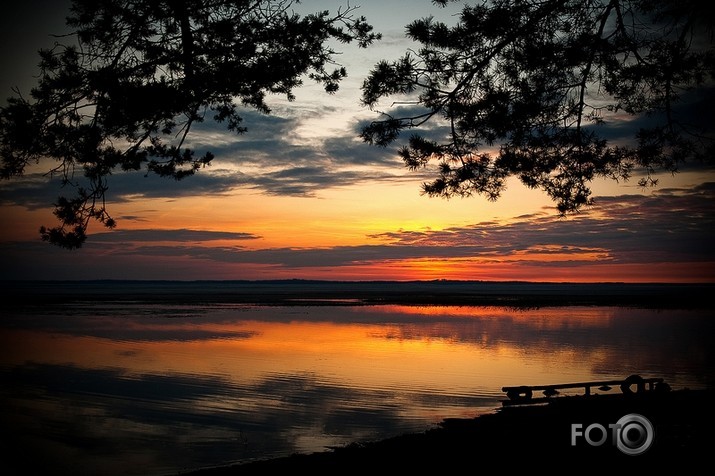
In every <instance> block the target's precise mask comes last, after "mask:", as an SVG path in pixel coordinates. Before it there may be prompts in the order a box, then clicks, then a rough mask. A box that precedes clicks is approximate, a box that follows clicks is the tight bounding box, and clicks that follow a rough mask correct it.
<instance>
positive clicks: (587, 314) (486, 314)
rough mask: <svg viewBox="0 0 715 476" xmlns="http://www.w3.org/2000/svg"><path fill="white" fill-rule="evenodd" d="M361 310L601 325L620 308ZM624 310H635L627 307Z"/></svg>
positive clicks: (536, 324) (545, 325) (537, 325)
mask: <svg viewBox="0 0 715 476" xmlns="http://www.w3.org/2000/svg"><path fill="white" fill-rule="evenodd" d="M365 312H377V313H381V314H382V313H384V314H393V315H401V316H404V315H406V316H425V317H445V318H459V319H507V320H510V321H517V322H521V323H524V324H526V325H528V326H529V327H532V328H534V329H549V328H560V327H563V326H565V325H568V326H570V327H605V326H607V325H608V324H609V323H610V322H611V320H612V319H613V318H614V317H616V316H617V315H619V314H620V315H622V314H623V313H624V311H623V309H619V308H614V307H598V308H597V307H592V306H591V307H589V306H568V307H543V308H533V309H529V308H526V309H519V308H508V307H496V306H494V307H487V306H414V305H400V304H390V305H384V306H374V307H366V308H365ZM627 312H637V311H633V310H627Z"/></svg>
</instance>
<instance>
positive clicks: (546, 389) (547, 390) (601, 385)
mask: <svg viewBox="0 0 715 476" xmlns="http://www.w3.org/2000/svg"><path fill="white" fill-rule="evenodd" d="M574 388H582V389H583V390H584V393H583V396H586V397H588V396H591V395H592V394H593V392H592V389H594V388H595V389H598V390H600V391H601V392H604V393H606V392H610V391H611V390H613V389H614V388H618V389H620V391H621V393H622V394H623V395H624V396H630V395H639V394H642V393H644V392H653V391H667V390H670V386H669V385H668V384H667V383H665V382H664V381H663V379H662V378H643V377H641V376H640V375H631V376H629V377H627V378H625V379H623V380H596V381H591V382H575V383H561V384H555V385H521V386H515V387H502V391H503V392H506V396H507V398H508V400H504V401H502V405H524V404H534V403H544V402H548V401H549V400H550V399H552V398H553V397H555V396H557V395H559V394H560V392H559V390H564V389H574ZM539 391H541V392H542V395H543V397H534V394H535V393H536V392H539Z"/></svg>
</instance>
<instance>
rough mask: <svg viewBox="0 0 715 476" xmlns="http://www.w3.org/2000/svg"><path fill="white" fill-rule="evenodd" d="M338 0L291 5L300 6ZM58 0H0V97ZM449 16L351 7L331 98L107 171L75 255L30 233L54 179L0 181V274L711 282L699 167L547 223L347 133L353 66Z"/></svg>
mask: <svg viewBox="0 0 715 476" xmlns="http://www.w3.org/2000/svg"><path fill="white" fill-rule="evenodd" d="M346 3H347V2H346ZM346 3H343V2H340V1H317V0H313V1H311V0H306V1H305V2H303V3H302V5H300V9H301V11H303V12H307V11H317V10H322V9H331V10H335V9H336V8H337V7H338V6H340V5H345V4H346ZM66 4H67V2H57V1H46V0H45V1H41V0H27V1H24V2H16V4H15V5H12V6H8V7H3V8H4V9H5V15H3V25H2V32H1V34H2V37H1V38H0V40H1V41H0V54H1V55H2V68H0V94H1V95H2V96H3V98H5V97H8V96H10V95H11V94H12V92H11V90H10V88H11V87H13V86H15V87H18V88H19V89H20V90H21V91H25V92H26V91H27V90H28V89H29V87H30V85H31V84H32V78H33V74H36V73H37V71H36V69H35V68H36V64H37V55H36V51H37V49H39V48H41V47H47V46H50V45H51V44H52V41H54V40H53V38H51V37H50V36H49V33H56V32H61V31H62V29H63V25H64V16H65V14H66ZM350 4H351V5H352V6H357V5H360V2H359V1H357V0H352V1H351V3H350ZM459 9H460V5H459V4H454V5H452V6H451V7H449V8H447V9H441V8H438V7H436V6H434V5H433V4H432V3H431V2H430V1H429V0H409V1H407V0H382V1H380V2H373V1H370V0H363V1H362V4H361V5H360V9H359V10H358V13H359V14H361V15H365V16H366V17H367V19H368V21H370V22H371V23H372V24H373V25H374V26H375V30H376V31H379V32H381V33H382V34H383V39H382V40H381V41H380V42H378V43H376V44H375V45H374V46H373V47H370V48H368V49H366V50H360V49H358V48H357V47H355V46H353V45H340V50H341V54H340V55H339V56H338V57H337V61H338V62H339V63H340V64H342V65H344V66H345V67H346V68H347V71H348V78H346V80H345V81H344V82H343V83H341V86H340V90H339V91H338V92H337V93H336V94H334V95H327V94H325V93H324V92H323V91H322V90H321V89H320V87H319V86H317V85H313V84H310V83H309V82H306V83H305V86H304V87H301V88H298V89H296V90H295V95H296V100H295V101H293V102H290V103H289V102H287V101H285V100H284V99H282V98H280V97H275V98H269V104H270V105H271V107H272V109H273V111H272V113H271V114H270V115H262V114H260V113H257V112H251V111H248V112H245V113H244V114H243V116H244V118H245V126H246V127H248V132H247V133H246V134H244V135H242V136H236V135H234V134H232V133H229V132H227V131H225V130H224V129H223V127H222V126H221V125H216V124H212V123H204V124H203V125H202V126H201V127H199V128H197V129H196V130H195V131H194V133H193V135H192V138H191V141H192V144H191V145H192V146H194V147H196V148H197V149H202V148H209V149H210V150H211V151H212V152H213V153H214V154H215V156H216V158H215V159H214V161H213V163H212V165H211V167H209V168H207V169H203V170H201V171H200V172H199V173H198V174H197V175H195V176H193V177H189V178H187V179H185V180H183V181H181V182H175V181H173V180H167V179H161V178H158V177H152V176H150V177H145V176H144V174H143V173H142V172H136V173H117V174H114V175H112V177H110V181H109V187H110V189H109V192H108V199H109V201H108V208H109V212H110V213H111V214H112V216H113V217H114V218H115V219H116V220H117V227H116V228H115V229H114V230H112V231H108V230H106V229H103V228H101V227H96V226H93V227H91V228H90V236H89V238H88V240H87V242H86V243H85V245H84V246H83V247H82V248H81V249H79V250H73V251H68V250H64V249H60V248H57V247H54V246H51V245H49V244H46V243H43V242H42V241H41V240H40V238H39V233H38V229H39V227H40V225H49V226H54V224H55V221H54V220H55V219H54V217H53V215H52V207H51V204H52V203H53V202H54V200H56V197H57V196H58V195H59V194H60V193H61V189H60V188H59V185H58V183H57V182H56V181H52V180H48V179H47V178H46V177H45V176H44V175H43V174H42V173H40V172H39V171H35V172H32V173H28V174H26V175H25V176H23V177H20V178H15V179H12V180H10V181H2V182H0V259H1V263H2V264H1V265H0V266H1V267H0V279H5V280H15V279H22V280H26V279H63V280H66V279H70V280H71V279H179V280H204V279H250V280H254V279H255V280H259V279H327V280H432V279H459V280H492V281H513V280H518V281H540V282H564V281H570V282H713V281H715V253H714V252H713V247H712V243H713V242H714V241H713V238H714V235H715V233H714V230H715V223H714V219H715V200H714V199H715V171H713V170H710V169H704V168H698V167H687V168H684V169H682V170H681V171H680V173H678V174H675V175H669V174H664V175H659V176H658V177H657V178H658V179H659V183H658V186H656V187H653V188H648V189H643V188H641V187H639V186H638V184H637V178H635V179H634V180H632V181H628V182H622V183H616V182H612V181H598V182H594V183H593V188H592V189H593V195H594V205H593V206H590V207H587V208H586V209H584V210H583V211H581V212H580V213H578V214H576V215H569V216H567V217H559V215H558V213H557V211H556V209H555V207H554V204H553V203H552V202H551V201H550V199H549V198H548V197H547V196H546V195H545V193H544V192H541V191H539V190H529V189H527V188H526V187H524V186H523V185H521V184H520V183H519V182H518V181H516V180H510V181H509V183H508V187H507V189H506V190H505V192H504V193H503V195H502V197H501V198H500V199H499V200H497V201H496V202H490V201H488V200H487V199H485V198H484V197H481V196H478V195H476V196H473V197H469V198H453V199H450V200H446V199H441V198H430V197H427V196H424V195H422V194H421V189H420V185H421V183H422V182H424V181H425V180H428V179H429V175H427V173H426V172H425V171H409V170H407V169H406V168H405V166H404V164H403V163H402V161H401V159H399V158H398V157H397V155H396V150H397V146H399V144H397V145H396V146H395V147H388V148H386V149H383V148H378V147H374V146H370V145H367V144H364V143H362V142H361V140H360V139H359V138H358V132H359V126H360V124H362V123H364V122H365V121H368V120H372V119H376V118H377V115H376V112H375V111H371V110H369V109H367V108H366V107H363V106H362V105H361V104H360V85H361V83H362V81H363V79H364V78H365V76H366V75H367V74H368V72H369V70H370V68H371V67H372V66H373V65H374V64H375V63H376V62H377V61H379V60H381V59H388V60H391V59H397V58H398V57H399V56H401V55H402V54H403V53H404V52H405V51H406V49H407V48H410V47H414V45H413V44H411V43H409V42H408V40H406V39H405V37H404V27H405V25H406V24H407V23H409V22H410V21H411V20H413V19H417V18H421V17H424V16H428V15H434V16H436V17H438V18H440V19H444V20H445V21H448V22H451V21H454V16H453V15H454V14H455V13H457V12H458V11H459ZM382 106H383V107H389V105H382Z"/></svg>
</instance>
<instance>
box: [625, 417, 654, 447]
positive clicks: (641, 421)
mask: <svg viewBox="0 0 715 476" xmlns="http://www.w3.org/2000/svg"><path fill="white" fill-rule="evenodd" d="M616 428H617V431H616V446H617V447H618V449H619V450H621V452H623V453H625V454H627V455H639V454H642V453H645V452H646V451H647V450H648V448H650V446H651V445H652V444H653V436H654V433H655V431H654V430H653V425H652V424H651V423H650V421H649V420H648V419H647V418H646V417H644V416H643V415H638V414H637V413H630V414H628V415H625V416H624V417H622V418H621V419H620V420H618V422H617V423H616Z"/></svg>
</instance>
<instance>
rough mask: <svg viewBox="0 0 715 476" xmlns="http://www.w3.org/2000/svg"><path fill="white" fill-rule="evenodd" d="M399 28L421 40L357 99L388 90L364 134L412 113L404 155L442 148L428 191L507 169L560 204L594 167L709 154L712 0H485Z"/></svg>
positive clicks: (656, 167) (656, 165) (614, 175)
mask: <svg viewBox="0 0 715 476" xmlns="http://www.w3.org/2000/svg"><path fill="white" fill-rule="evenodd" d="M449 1H450V0H435V1H434V3H435V4H438V5H442V6H444V5H446V4H447V3H449ZM407 35H408V37H409V38H411V39H412V40H414V41H416V42H418V43H419V44H421V48H420V49H419V50H418V51H410V52H409V53H407V54H406V55H405V56H404V57H402V58H401V59H398V60H396V61H392V62H388V61H381V62H380V63H378V64H377V65H376V66H375V68H374V69H373V71H372V72H371V74H370V75H369V77H368V78H367V80H366V81H365V83H364V85H363V99H362V100H363V103H364V104H365V105H368V106H370V107H371V108H376V107H377V106H378V102H379V101H380V100H381V99H384V98H389V102H391V103H392V110H390V112H383V113H382V117H381V118H380V119H379V120H376V121H374V122H372V123H371V124H369V125H367V126H365V127H364V128H363V130H362V137H363V139H364V140H365V141H367V142H369V143H372V144H376V145H379V146H387V145H388V144H390V143H392V142H394V141H395V140H397V139H398V137H399V135H400V133H401V132H403V131H404V130H409V129H414V128H419V127H421V128H422V129H423V132H422V133H420V134H414V135H412V136H411V137H410V138H409V143H408V145H406V146H404V147H403V148H402V149H401V150H400V155H401V156H402V158H403V159H404V162H405V164H406V165H407V166H408V167H409V168H411V169H419V168H422V167H425V166H427V165H428V164H429V163H430V162H433V161H436V162H438V164H439V165H438V168H437V170H436V171H435V172H434V173H435V175H436V178H434V180H432V181H431V182H429V183H425V184H424V185H423V188H424V192H425V193H427V194H428V195H430V196H444V197H450V196H466V195H470V194H473V193H478V194H483V195H485V196H486V197H487V198H489V199H491V200H496V199H497V198H498V197H499V196H500V194H501V193H502V192H503V190H504V188H505V184H506V180H507V178H509V177H510V176H515V177H518V178H519V179H520V180H521V182H523V183H524V184H525V185H526V186H528V187H530V188H538V189H541V190H544V191H545V192H546V193H547V194H548V195H549V196H550V197H551V198H552V199H553V200H554V201H555V202H556V205H557V207H558V210H559V212H560V213H561V214H566V213H569V212H574V211H578V210H579V209H581V208H582V207H583V206H584V205H587V204H590V203H591V202H592V198H591V190H590V184H591V182H592V181H593V180H594V179H595V178H598V177H605V178H610V179H615V180H625V179H628V178H629V177H630V176H631V175H632V174H633V173H635V172H639V174H642V178H641V180H640V182H639V183H640V185H642V186H647V185H654V184H655V182H656V180H655V179H654V178H653V176H652V174H653V173H654V172H656V171H668V172H676V171H678V170H679V167H681V166H682V164H683V163H685V162H686V161H690V160H693V161H703V160H707V161H709V162H710V164H712V161H713V135H712V132H713V130H712V125H713V121H712V100H711V98H712V85H713V84H712V80H713V77H714V73H715V54H714V52H713V16H712V13H710V9H709V8H708V5H707V2H702V1H698V0H674V1H655V0H600V1H599V0H596V1H581V0H523V1H513V0H487V1H482V2H479V4H477V5H474V6H465V7H464V9H463V10H462V12H461V16H460V19H459V22H458V23H457V24H456V25H455V26H448V25H446V24H444V23H440V22H437V21H435V20H434V19H432V18H425V19H421V20H417V21H414V22H412V23H410V24H409V25H408V26H407ZM392 101H395V102H392ZM708 101H709V102H708ZM395 106H399V107H395ZM636 119H639V120H636ZM428 126H430V127H428ZM609 126H610V127H609Z"/></svg>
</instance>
